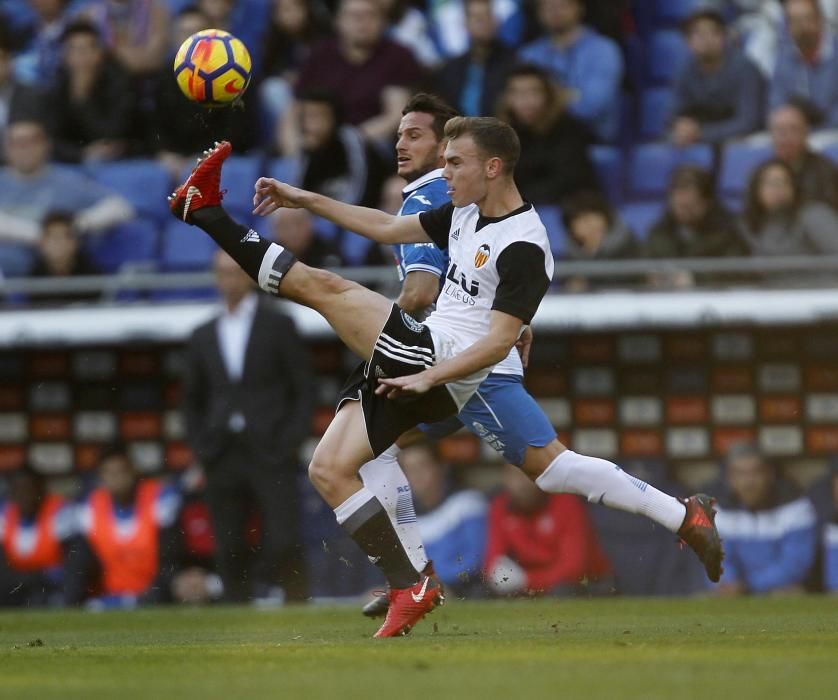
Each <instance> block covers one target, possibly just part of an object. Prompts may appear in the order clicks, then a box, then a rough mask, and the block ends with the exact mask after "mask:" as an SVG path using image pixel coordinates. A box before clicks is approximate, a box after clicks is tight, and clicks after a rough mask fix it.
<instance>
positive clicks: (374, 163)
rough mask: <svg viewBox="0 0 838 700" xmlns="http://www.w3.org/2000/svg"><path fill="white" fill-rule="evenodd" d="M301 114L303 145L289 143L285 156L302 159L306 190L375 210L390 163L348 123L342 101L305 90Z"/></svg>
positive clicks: (323, 92)
mask: <svg viewBox="0 0 838 700" xmlns="http://www.w3.org/2000/svg"><path fill="white" fill-rule="evenodd" d="M296 111H297V115H298V124H297V129H296V130H295V132H296V133H298V134H299V136H300V141H299V142H293V141H292V142H286V143H285V144H284V146H285V147H284V149H283V152H284V154H285V155H286V156H299V157H300V159H301V163H300V170H301V178H300V186H301V187H305V188H306V189H308V190H310V191H312V192H318V193H319V194H324V195H326V196H328V197H332V198H334V199H338V200H340V201H342V202H347V203H349V204H361V205H363V206H368V207H369V206H375V205H376V204H377V203H378V197H379V193H380V191H381V184H382V182H383V180H384V177H385V172H384V164H383V163H382V159H381V156H379V155H378V152H377V151H376V150H375V149H374V148H373V147H372V146H371V145H370V144H369V143H368V142H367V141H366V139H365V138H364V135H363V133H362V132H361V130H360V129H358V128H357V127H354V126H351V125H349V124H346V123H344V122H343V119H342V116H341V107H340V102H339V100H338V98H337V96H336V95H335V94H334V93H332V92H329V91H326V90H318V89H314V88H312V89H309V90H305V91H302V92H300V94H299V96H298V98H297V110H296ZM288 133H289V132H288V131H284V132H283V134H285V135H287V134H288Z"/></svg>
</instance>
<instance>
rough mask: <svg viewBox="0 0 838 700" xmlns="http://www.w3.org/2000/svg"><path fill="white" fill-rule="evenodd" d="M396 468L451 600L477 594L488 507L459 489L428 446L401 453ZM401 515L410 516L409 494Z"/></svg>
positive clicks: (472, 493)
mask: <svg viewBox="0 0 838 700" xmlns="http://www.w3.org/2000/svg"><path fill="white" fill-rule="evenodd" d="M399 462H400V463H401V466H402V468H403V469H404V472H405V474H406V475H407V478H408V481H409V482H410V488H411V489H412V491H413V505H414V506H415V507H416V513H417V514H418V524H419V530H420V532H421V533H422V541H423V542H424V544H425V552H426V554H427V557H428V559H430V560H431V561H432V562H433V567H434V570H435V571H436V574H437V576H438V577H439V578H440V579H441V580H442V582H443V583H444V584H445V586H446V588H448V589H449V590H450V591H451V592H452V593H454V594H455V595H460V596H461V595H466V594H472V595H475V594H479V593H480V591H481V588H482V585H481V576H480V574H481V571H482V569H483V556H484V554H485V551H486V515H487V503H486V498H485V497H484V496H483V494H482V493H480V492H479V491H476V490H474V489H460V488H457V487H456V485H455V484H454V483H453V480H452V475H451V472H450V469H449V468H448V466H447V465H445V464H444V463H442V462H441V461H440V459H439V455H438V454H437V452H436V450H435V449H434V447H433V446H432V445H431V444H429V443H424V442H423V443H419V444H416V445H413V446H411V447H408V448H406V449H404V450H402V452H401V454H400V455H399ZM399 498H400V499H401V498H403V499H405V503H404V504H403V505H402V504H401V503H400V504H398V505H397V509H398V511H399V512H402V511H403V510H404V512H410V511H411V510H412V509H413V508H412V506H411V504H410V493H405V494H402V495H401V496H400V497H399Z"/></svg>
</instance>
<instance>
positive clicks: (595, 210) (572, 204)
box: [562, 192, 639, 292]
mask: <svg viewBox="0 0 838 700" xmlns="http://www.w3.org/2000/svg"><path fill="white" fill-rule="evenodd" d="M562 218H563V221H564V227H565V230H566V231H567V233H568V240H567V251H566V253H565V258H566V259H567V260H578V261H583V260H623V259H625V258H632V257H635V256H636V255H637V254H638V252H639V250H638V245H637V241H636V239H635V238H634V236H633V235H632V232H631V231H630V230H629V229H628V227H627V226H626V225H625V223H623V221H622V220H621V219H620V217H619V216H618V215H617V213H616V212H615V211H614V209H613V208H612V207H611V205H610V204H609V203H608V200H606V199H605V197H603V196H602V195H601V194H600V193H598V192H579V193H578V194H576V195H574V196H572V197H570V198H569V199H567V200H565V203H564V206H563V207H562ZM598 286H602V285H601V284H598V283H597V280H596V278H594V279H588V278H586V277H579V276H577V277H571V278H568V279H567V280H566V283H565V289H567V291H570V292H584V291H588V290H590V289H592V288H596V287H598Z"/></svg>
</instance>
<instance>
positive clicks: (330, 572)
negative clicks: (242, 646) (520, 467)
mask: <svg viewBox="0 0 838 700" xmlns="http://www.w3.org/2000/svg"><path fill="white" fill-rule="evenodd" d="M208 27H216V28H221V29H226V30H229V31H231V32H233V33H234V34H236V35H237V36H238V37H240V38H241V39H242V40H243V41H244V42H245V43H246V45H247V46H248V47H249V49H250V51H251V54H252V56H253V59H254V79H253V84H252V85H251V87H250V89H249V91H248V93H247V95H246V96H245V98H244V101H243V103H242V104H240V105H238V106H236V107H233V108H229V109H218V110H211V111H208V110H205V109H203V108H201V107H199V106H196V105H194V104H192V103H190V102H188V101H187V100H185V99H184V98H183V97H182V95H181V94H180V92H179V90H178V88H177V85H176V83H175V81H174V80H173V78H172V74H171V63H172V58H173V56H174V53H175V51H176V49H177V47H178V46H179V45H180V43H181V42H182V41H183V40H184V39H185V38H186V37H188V36H190V35H191V34H193V33H194V32H196V31H199V30H201V29H204V28H208ZM837 29H838V0H821V1H820V2H818V1H817V0H783V1H782V2H781V1H780V0H693V1H690V0H680V1H679V2H672V1H670V0H642V1H636V2H631V1H630V0H611V1H608V2H606V1H605V0H603V1H598V0H504V1H499V0H498V1H493V0H434V2H430V1H422V0H322V1H317V0H308V1H304V0H194V2H193V1H192V0H39V1H38V2H31V3H30V2H27V1H26V0H8V1H7V2H5V3H4V4H3V5H2V8H0V163H2V167H0V271H2V273H3V275H5V276H19V275H32V276H37V277H53V278H54V277H62V276H71V275H89V274H96V273H100V272H101V273H110V272H115V271H117V270H119V269H120V268H121V267H122V266H124V265H130V264H134V263H143V264H152V265H155V266H157V268H158V269H160V270H167V271H169V270H208V269H210V268H212V267H214V269H215V272H216V275H217V277H218V279H219V288H220V296H221V297H222V299H223V301H224V302H225V305H224V309H223V311H222V313H221V315H220V316H219V317H218V318H217V319H214V320H213V321H212V322H210V323H209V324H207V325H205V326H203V327H201V328H199V329H198V330H196V331H195V335H194V337H193V340H192V343H191V344H190V348H189V356H190V360H189V362H188V363H187V364H188V367H189V374H188V376H187V377H186V378H185V381H184V384H185V392H184V393H185V397H184V406H183V409H184V415H185V421H186V427H187V433H188V438H189V441H190V443H191V446H192V448H193V451H194V453H195V455H196V457H197V458H198V460H199V461H200V462H201V463H202V466H203V468H204V469H203V472H202V473H201V474H197V475H196V473H194V472H192V471H187V472H185V473H183V474H182V475H181V477H179V478H178V479H176V480H173V481H172V482H171V483H168V482H166V483H164V481H162V480H156V479H149V478H145V477H143V476H141V475H140V473H139V472H138V471H137V470H136V469H135V465H134V463H133V460H132V456H131V454H130V453H129V452H128V451H126V449H125V448H124V447H121V446H119V445H115V446H113V448H111V449H109V450H107V451H104V452H103V453H102V454H101V455H100V456H99V459H98V462H97V463H98V469H97V470H96V473H95V474H92V473H91V475H90V476H91V477H95V478H93V479H91V480H90V483H88V484H87V485H86V488H85V489H84V495H83V496H82V497H80V498H79V499H75V500H73V499H68V500H65V499H63V498H61V497H59V496H58V495H56V494H54V493H52V492H50V490H49V488H48V485H47V484H46V482H45V481H44V479H43V477H42V476H40V475H39V474H38V473H37V472H35V471H32V470H28V469H23V470H21V471H19V472H16V473H14V474H12V475H11V477H10V478H9V480H8V481H9V484H8V488H7V489H6V498H5V500H4V501H3V502H2V504H0V543H2V557H0V605H82V604H84V605H87V606H89V607H91V608H108V607H132V606H136V605H141V604H145V603H151V602H162V601H181V602H185V603H202V602H209V601H215V600H225V601H242V600H254V601H257V602H260V603H263V604H277V603H279V602H281V601H282V600H283V599H284V598H285V597H288V598H290V599H301V598H305V597H306V596H315V597H327V596H334V595H341V594H346V593H356V594H357V593H361V592H362V591H363V590H365V589H366V588H369V587H372V586H374V585H375V584H376V583H378V579H377V578H376V574H375V570H374V569H373V568H372V567H371V566H369V565H368V563H367V562H366V561H365V560H364V558H363V557H361V556H360V553H359V552H358V551H357V548H356V547H354V545H353V544H352V543H351V542H350V541H349V540H348V539H347V538H346V537H344V536H343V535H342V534H341V533H340V531H339V530H338V529H337V526H336V525H335V524H334V518H333V517H331V515H332V514H331V512H330V511H328V509H327V508H326V507H325V506H324V504H323V502H322V500H321V499H319V497H317V496H316V494H315V493H314V492H313V491H312V490H311V487H310V486H309V485H308V484H307V483H306V482H305V480H304V479H301V478H300V470H299V469H298V464H297V463H298V461H299V456H298V454H297V453H298V449H299V443H300V441H301V439H302V437H303V436H306V435H307V434H308V425H309V415H310V412H311V410H312V406H311V404H312V401H313V398H312V397H311V396H310V394H311V390H310V388H309V383H308V381H307V378H306V376H307V375H306V370H305V366H304V365H303V364H301V363H300V361H299V358H300V357H302V356H303V354H304V353H303V350H301V349H300V348H299V346H298V345H299V341H298V340H297V338H296V334H295V333H294V332H293V328H292V327H291V325H290V323H289V321H288V320H287V318H286V317H285V316H283V315H282V314H280V313H279V312H277V311H276V310H275V309H274V308H273V307H272V306H271V305H270V303H266V301H265V300H264V299H261V298H257V297H256V296H255V295H253V294H252V293H251V287H250V284H249V281H247V279H246V278H242V277H241V275H240V274H239V271H238V270H237V268H235V267H234V266H232V265H231V264H230V261H229V259H227V258H225V257H224V256H220V257H215V256H216V251H215V249H214V248H213V247H212V246H211V245H207V244H206V241H205V240H204V239H203V238H201V237H198V236H195V235H193V232H192V231H191V230H189V229H188V228H187V227H186V226H185V225H184V224H182V223H180V222H177V221H174V220H172V219H171V217H170V216H169V214H168V210H167V205H166V199H165V198H166V194H167V193H168V192H169V191H171V189H172V187H173V185H174V183H175V182H176V180H178V179H179V178H180V177H182V175H183V173H184V172H185V171H186V170H188V168H189V167H190V164H191V162H193V159H194V157H195V155H196V154H198V153H200V152H201V150H202V149H203V148H205V147H206V146H207V145H209V144H210V143H212V142H213V141H215V140H219V139H222V138H223V139H229V140H230V141H232V143H233V145H234V148H235V152H236V155H235V156H234V157H233V158H231V159H230V161H229V162H228V165H227V166H226V167H225V178H226V179H225V181H224V183H223V186H224V187H225V188H226V189H228V194H227V199H226V201H225V204H227V205H229V208H230V209H231V211H233V213H234V214H236V215H237V216H239V217H243V218H247V217H249V216H250V195H251V193H252V189H251V188H252V183H253V182H254V181H255V179H256V177H258V176H259V175H261V174H268V175H271V176H275V177H280V178H284V179H288V180H291V181H294V182H297V183H299V184H301V185H302V186H305V187H307V188H310V189H314V190H317V191H320V192H323V193H326V194H329V195H331V196H335V197H338V198H340V199H342V200H344V201H348V202H355V203H360V204H365V205H369V206H379V207H381V208H383V209H386V210H387V211H396V210H397V209H398V208H399V206H400V203H401V193H400V189H401V187H402V186H403V184H404V183H402V182H401V181H400V180H399V179H398V178H395V177H393V176H392V174H393V172H394V168H393V165H394V163H393V159H394V156H393V142H394V136H395V130H396V128H397V125H398V122H399V119H400V116H401V110H402V107H403V105H404V103H405V101H406V99H407V97H408V96H409V95H410V94H411V92H412V91H414V90H417V89H425V90H428V91H430V92H436V93H438V94H440V95H442V96H443V97H444V98H445V99H446V100H448V101H449V102H450V103H451V104H452V105H454V106H455V107H456V108H457V109H459V110H460V111H461V112H462V113H464V114H469V115H476V114H497V115H500V116H502V117H503V118H505V119H507V120H508V121H509V122H510V123H512V124H513V125H514V126H515V127H516V129H517V130H518V133H519V135H520V138H521V143H522V155H521V162H520V167H519V170H518V180H519V185H520V187H521V189H522V191H523V193H524V195H525V197H526V198H527V199H529V200H531V201H533V202H535V203H536V204H537V206H538V209H539V211H540V213H541V214H542V216H543V218H544V221H545V224H546V225H547V227H548V232H549V234H550V238H551V242H552V245H553V250H554V253H555V255H556V257H557V258H559V259H566V260H575V261H591V260H623V259H628V258H661V259H662V258H686V257H704V258H706V257H710V258H713V257H730V256H748V255H755V256H783V255H817V254H824V253H826V254H830V253H833V254H834V253H836V252H838V233H836V232H838V168H836V162H838V132H836V131H835V129H838V38H836V33H835V32H836V30H837ZM248 220H249V221H250V222H251V223H252V220H251V219H248ZM254 225H259V226H262V227H263V228H264V229H265V230H271V231H272V233H273V235H274V236H275V237H276V239H277V240H279V241H281V242H282V243H283V244H284V245H286V246H287V247H288V248H289V249H291V250H293V251H294V252H295V253H296V254H297V255H298V257H299V258H300V259H301V260H303V261H305V262H307V263H309V264H312V265H318V266H320V265H342V264H343V265H384V264H390V263H389V262H388V260H389V257H388V256H387V255H386V253H385V252H384V251H382V250H381V249H379V248H378V247H377V246H374V245H371V244H369V243H368V242H367V241H366V240H365V239H361V238H360V237H358V236H356V235H354V234H352V233H350V232H346V231H341V230H337V229H336V228H335V227H334V226H332V225H331V224H329V223H328V222H325V221H322V220H320V219H318V218H316V217H312V216H311V215H310V214H308V213H307V212H304V211H302V210H289V211H283V212H280V213H279V214H277V215H275V216H274V217H273V218H272V219H271V220H270V221H269V222H266V223H263V224H254ZM709 278H712V275H709ZM648 281H649V284H650V285H652V286H655V287H665V288H683V287H689V286H692V285H693V284H695V282H696V280H695V278H694V276H693V275H692V274H691V273H688V272H686V271H677V270H674V271H673V270H672V269H669V271H668V272H667V273H666V275H663V274H655V275H652V276H650V278H649V280H648ZM604 283H605V282H604V281H603V280H601V279H599V278H595V279H586V278H584V277H581V276H576V277H572V278H570V279H567V280H564V281H562V282H561V284H562V285H563V289H565V290H566V291H569V292H574V291H586V290H595V289H599V288H601V286H602V285H603V284H604ZM71 298H72V300H74V301H75V300H84V299H90V298H91V297H90V295H89V294H87V295H85V294H82V295H81V296H79V295H76V296H72V297H71V296H70V295H68V294H63V293H62V294H61V296H60V298H58V297H52V298H49V300H50V301H51V302H53V303H58V302H59V301H67V300H69V299H71ZM257 316H259V317H260V321H259V323H255V322H254V318H256V317H257ZM271 324H273V325H274V326H275V327H276V329H278V330H277V331H276V332H273V333H265V332H263V329H266V328H267V329H270V327H271ZM251 326H252V328H253V329H254V331H255V332H253V333H252V334H251V332H250V328H251ZM256 329H259V330H258V331H257V330H256ZM288 353H293V354H294V355H295V358H296V359H295V361H294V363H293V368H292V369H291V370H290V371H285V372H283V371H282V366H281V363H279V362H277V358H282V357H283V356H285V355H287V354H288ZM260 356H262V357H264V356H270V357H271V358H272V362H270V363H269V362H260V361H259V357H260ZM271 372H273V373H271ZM278 397H279V398H278ZM278 426H284V428H283V429H280V428H279V427H278ZM278 444H281V448H276V445H278ZM233 454H234V455H235V457H234V458H231V455H233ZM242 455H247V458H246V459H244V460H242ZM401 459H402V460H403V463H404V464H403V466H404V468H405V471H406V472H407V473H408V476H409V477H410V480H411V483H412V484H413V489H414V494H413V495H414V500H415V506H416V511H417V513H418V516H419V523H420V528H421V531H422V533H423V536H424V538H425V542H426V546H427V547H428V553H429V554H430V556H431V558H432V559H433V560H434V563H435V567H436V570H437V572H438V573H439V575H440V578H441V579H442V580H443V581H444V582H445V583H446V585H447V586H448V587H449V588H450V589H451V591H452V592H454V593H455V594H457V595H463V596H479V595H519V594H523V595H529V594H535V593H546V594H552V595H565V594H579V593H580V592H582V593H583V594H585V595H592V594H596V593H610V592H612V591H617V592H619V593H623V594H660V595H666V594H678V593H681V594H683V593H696V592H705V591H706V584H705V582H704V579H703V577H702V575H701V571H700V570H699V569H696V567H695V562H694V561H693V560H692V559H691V558H690V557H689V556H687V555H686V554H684V553H683V552H681V551H680V550H678V548H677V547H674V546H673V543H672V538H671V535H670V534H669V533H665V532H662V531H661V530H660V528H654V527H651V526H650V525H649V524H648V523H646V522H645V521H641V520H640V519H638V518H635V517H633V516H629V515H626V514H624V513H619V512H616V511H607V510H605V509H602V508H599V507H597V506H588V505H586V504H584V503H583V502H581V501H579V500H578V499H577V498H576V497H573V496H553V497H547V496H545V495H544V494H540V492H538V491H536V490H534V489H533V488H532V487H531V485H530V484H529V482H527V481H525V480H524V479H522V478H521V476H520V474H518V473H515V472H509V473H507V474H505V477H504V483H503V485H502V486H503V487H502V488H500V489H499V490H498V491H497V492H496V493H493V494H489V495H487V494H486V492H485V491H483V490H475V489H473V488H466V485H465V484H464V483H461V480H460V477H461V474H459V473H456V472H454V471H453V470H451V469H449V468H448V466H447V465H445V464H443V463H442V462H441V461H440V458H439V456H438V455H437V454H436V453H435V451H434V450H433V449H432V448H430V447H427V446H417V447H414V448H411V449H408V450H405V451H404V453H403V454H402V457H401ZM242 463H245V464H246V465H247V468H246V469H241V468H240V465H241V464H242ZM780 467H781V465H776V464H773V463H771V462H769V461H768V460H767V459H766V458H764V456H763V455H762V454H760V452H759V450H758V449H757V448H756V447H754V446H753V445H750V444H738V445H735V446H734V447H732V448H731V450H730V453H729V454H728V456H727V459H726V460H725V464H724V467H723V470H722V471H723V480H722V481H721V482H720V483H719V484H718V485H717V487H715V488H714V489H713V491H714V492H717V493H719V494H722V496H723V498H722V499H721V512H720V515H719V527H720V530H721V534H722V536H723V538H724V539H725V541H726V544H727V548H728V556H727V559H726V562H725V565H726V566H725V568H726V571H725V577H724V579H723V581H722V583H721V584H720V585H719V586H718V587H717V589H716V591H717V592H718V593H720V594H729V595H735V594H743V593H769V592H784V591H786V592H787V591H795V590H819V589H822V590H829V591H836V592H838V469H833V470H832V471H831V472H830V474H829V475H827V476H826V477H825V478H824V480H823V481H821V482H818V483H817V484H815V485H814V486H813V487H812V489H811V491H810V492H809V493H808V495H803V494H801V493H800V492H799V491H798V490H797V489H796V488H795V487H794V486H793V485H792V484H791V483H788V482H786V481H784V480H783V479H782V478H781V474H782V470H781V468H780ZM632 471H633V472H634V473H637V474H638V475H639V476H641V477H643V478H646V479H647V480H649V481H652V482H654V483H655V484H657V485H661V486H664V488H666V489H667V490H668V491H671V492H673V493H679V492H680V490H681V489H679V487H678V485H677V484H669V485H667V482H668V481H669V478H670V475H669V474H668V473H667V469H666V466H665V465H663V464H657V463H653V462H646V463H644V464H642V465H633V468H632ZM254 503H255V506H256V507H255V509H254V510H252V511H251V508H250V505H251V504H254ZM207 504H208V505H207ZM639 559H643V561H644V562H646V563H647V564H649V563H651V564H652V565H650V566H644V567H643V568H642V571H638V570H637V566H636V562H637V561H638V560H639ZM348 568H351V569H352V571H353V575H352V576H350V577H347V576H345V575H344V574H345V572H346V571H347V569H348Z"/></svg>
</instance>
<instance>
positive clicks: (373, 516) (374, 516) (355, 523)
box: [343, 498, 419, 588]
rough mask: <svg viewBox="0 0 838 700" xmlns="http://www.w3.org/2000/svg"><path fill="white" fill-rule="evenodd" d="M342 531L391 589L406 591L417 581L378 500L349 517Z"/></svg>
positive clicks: (369, 502)
mask: <svg viewBox="0 0 838 700" xmlns="http://www.w3.org/2000/svg"><path fill="white" fill-rule="evenodd" d="M343 529H344V530H346V531H347V532H348V533H349V535H350V536H351V537H352V539H353V540H355V542H357V543H358V546H359V547H360V548H361V549H363V550H364V553H365V554H366V555H367V556H368V557H370V559H372V560H373V563H374V564H375V565H376V566H377V567H378V568H379V569H381V570H382V571H383V572H384V576H385V577H386V578H387V582H388V583H389V584H390V585H391V586H392V587H393V588H409V587H410V586H412V585H413V584H414V583H416V582H417V581H418V580H419V574H417V573H416V569H414V568H413V564H412V563H411V562H410V559H409V558H408V556H407V552H405V551H404V547H403V546H402V543H401V542H399V538H398V536H397V535H396V531H395V530H394V529H393V524H392V523H391V522H390V518H389V516H388V515H387V511H385V510H384V506H382V505H381V501H379V500H378V499H377V498H373V499H371V500H369V501H367V502H366V503H365V504H364V505H363V506H361V507H360V508H359V509H358V510H356V511H355V512H354V513H353V514H352V515H350V516H349V518H347V519H346V521H345V522H344V523H343Z"/></svg>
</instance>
